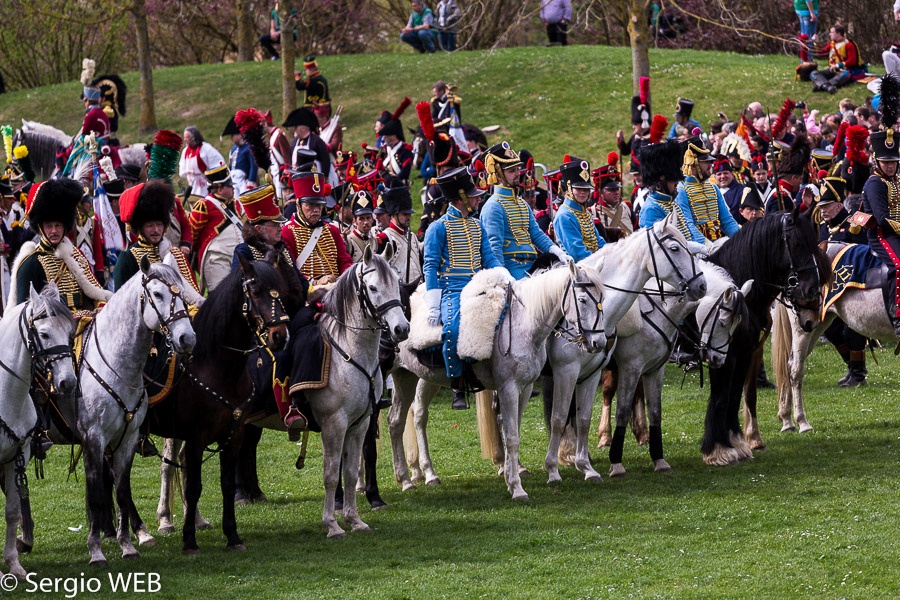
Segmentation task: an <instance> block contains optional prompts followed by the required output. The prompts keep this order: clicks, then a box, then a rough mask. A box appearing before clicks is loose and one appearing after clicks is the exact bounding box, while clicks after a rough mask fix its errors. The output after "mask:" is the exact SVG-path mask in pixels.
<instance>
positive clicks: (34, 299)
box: [28, 283, 59, 305]
mask: <svg viewBox="0 0 900 600" xmlns="http://www.w3.org/2000/svg"><path fill="white" fill-rule="evenodd" d="M50 285H52V286H53V287H56V284H53V283H51V284H50ZM58 295H59V294H58V293H57V296H58ZM28 300H29V301H31V304H33V305H37V303H38V302H40V300H41V295H40V294H39V293H37V292H36V291H35V289H34V285H33V284H31V283H29V284H28Z"/></svg>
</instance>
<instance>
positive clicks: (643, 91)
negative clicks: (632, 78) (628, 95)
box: [638, 77, 650, 106]
mask: <svg viewBox="0 0 900 600" xmlns="http://www.w3.org/2000/svg"><path fill="white" fill-rule="evenodd" d="M638 94H639V95H640V97H641V104H643V105H644V106H647V105H649V104H650V78H649V77H641V78H640V79H638Z"/></svg>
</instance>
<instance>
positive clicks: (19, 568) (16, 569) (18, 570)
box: [9, 565, 28, 581]
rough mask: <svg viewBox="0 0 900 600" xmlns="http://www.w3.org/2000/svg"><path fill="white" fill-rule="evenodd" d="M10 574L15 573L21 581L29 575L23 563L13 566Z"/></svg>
mask: <svg viewBox="0 0 900 600" xmlns="http://www.w3.org/2000/svg"><path fill="white" fill-rule="evenodd" d="M9 574H10V575H14V576H15V578H16V579H18V580H19V581H23V580H24V579H25V578H27V577H28V571H26V570H25V569H24V568H23V567H22V565H16V566H15V567H11V568H10V569H9Z"/></svg>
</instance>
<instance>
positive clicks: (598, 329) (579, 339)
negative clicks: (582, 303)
mask: <svg viewBox="0 0 900 600" xmlns="http://www.w3.org/2000/svg"><path fill="white" fill-rule="evenodd" d="M596 287H597V285H596V284H594V283H593V282H592V281H590V280H588V281H578V280H577V279H575V280H573V279H572V278H571V277H570V278H569V281H568V283H567V284H566V289H565V291H564V292H563V314H564V315H565V311H566V301H567V300H568V299H569V290H572V294H571V298H572V300H571V301H572V302H573V303H574V304H575V319H576V321H575V328H574V329H575V335H574V336H570V335H568V334H569V332H570V331H571V329H572V327H571V323H569V321H568V320H567V319H566V318H565V317H563V318H562V319H560V322H559V323H558V324H557V325H556V327H555V328H554V330H553V335H555V336H556V337H557V338H565V340H566V341H567V342H569V343H573V344H578V345H579V346H581V347H582V348H584V343H585V342H586V341H587V334H590V333H604V334H605V333H606V329H605V328H604V327H602V326H601V325H602V324H603V296H602V294H598V295H599V297H598V296H594V293H593V292H592V291H591V288H596ZM579 289H582V290H584V293H585V294H587V296H588V298H589V299H590V300H591V302H593V303H594V306H596V307H597V314H596V316H595V317H594V322H593V323H592V324H591V326H590V327H585V326H584V325H582V318H581V309H580V308H579V306H578V297H577V295H576V292H577V290H579ZM598 291H599V289H598ZM563 324H566V325H568V326H567V327H564V326H563ZM610 339H611V340H615V334H613V335H612V337H611V338H610ZM609 347H610V341H609V340H608V341H607V349H608V348H609ZM585 350H587V349H586V348H585Z"/></svg>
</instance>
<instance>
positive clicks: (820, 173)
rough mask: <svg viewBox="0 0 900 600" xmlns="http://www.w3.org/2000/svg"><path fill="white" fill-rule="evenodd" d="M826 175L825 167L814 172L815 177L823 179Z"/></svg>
mask: <svg viewBox="0 0 900 600" xmlns="http://www.w3.org/2000/svg"><path fill="white" fill-rule="evenodd" d="M826 177H828V171H826V170H825V169H819V172H818V173H816V179H825V178H826Z"/></svg>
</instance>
